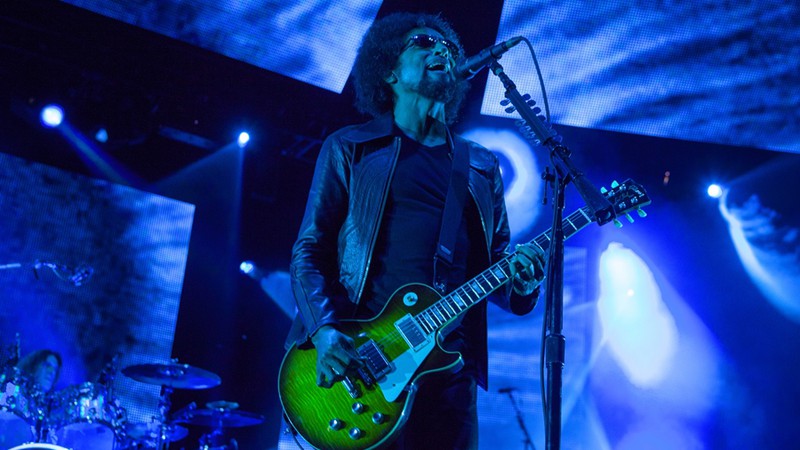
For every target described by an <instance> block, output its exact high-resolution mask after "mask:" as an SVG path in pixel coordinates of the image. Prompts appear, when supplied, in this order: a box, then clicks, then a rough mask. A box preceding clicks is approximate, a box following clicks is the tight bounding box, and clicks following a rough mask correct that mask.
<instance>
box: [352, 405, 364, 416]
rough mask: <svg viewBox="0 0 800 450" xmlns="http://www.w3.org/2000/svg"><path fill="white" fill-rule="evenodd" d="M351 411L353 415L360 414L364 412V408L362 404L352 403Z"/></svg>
mask: <svg viewBox="0 0 800 450" xmlns="http://www.w3.org/2000/svg"><path fill="white" fill-rule="evenodd" d="M352 409H353V413H354V414H361V413H363V412H364V409H365V408H364V404H363V403H361V402H355V403H353V408H352Z"/></svg>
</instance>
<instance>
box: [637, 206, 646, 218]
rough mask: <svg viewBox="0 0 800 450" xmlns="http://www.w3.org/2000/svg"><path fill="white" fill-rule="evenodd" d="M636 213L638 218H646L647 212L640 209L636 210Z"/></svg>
mask: <svg viewBox="0 0 800 450" xmlns="http://www.w3.org/2000/svg"><path fill="white" fill-rule="evenodd" d="M636 213H637V214H639V217H647V212H646V211H645V210H643V209H642V208H637V209H636Z"/></svg>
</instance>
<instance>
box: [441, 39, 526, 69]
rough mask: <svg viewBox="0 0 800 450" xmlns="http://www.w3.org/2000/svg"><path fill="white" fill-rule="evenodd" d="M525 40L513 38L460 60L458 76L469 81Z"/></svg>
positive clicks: (457, 67) (457, 65) (457, 64)
mask: <svg viewBox="0 0 800 450" xmlns="http://www.w3.org/2000/svg"><path fill="white" fill-rule="evenodd" d="M523 39H524V38H523V37H522V36H517V37H513V38H511V39H509V40H507V41H505V42H501V43H499V44H495V45H493V46H491V47H487V48H485V49H483V50H481V52H480V53H478V54H477V55H475V56H470V57H469V58H464V59H462V60H460V61H459V62H458V63H456V70H455V72H456V76H458V77H460V78H462V79H464V80H469V79H470V78H472V77H474V76H475V74H477V73H478V72H480V71H481V69H483V68H484V67H486V66H488V65H489V63H491V62H492V60H495V59H500V57H501V56H503V53H505V52H507V51H509V50H511V47H513V46H515V45H517V44H519V43H520V42H522V40H523Z"/></svg>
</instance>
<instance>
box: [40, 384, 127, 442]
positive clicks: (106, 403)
mask: <svg viewBox="0 0 800 450" xmlns="http://www.w3.org/2000/svg"><path fill="white" fill-rule="evenodd" d="M125 417H126V413H125V408H123V407H122V406H120V404H119V401H118V400H117V399H115V398H113V397H112V396H110V395H109V393H108V389H106V387H105V386H103V385H101V384H97V383H83V384H79V385H77V386H70V387H68V388H66V389H64V390H62V391H59V392H57V393H56V394H55V395H54V396H53V401H52V404H51V407H50V417H49V421H48V424H47V427H48V428H49V429H50V432H51V433H52V434H53V435H54V436H55V442H56V443H58V445H63V446H65V447H68V448H70V449H72V450H115V449H118V448H120V442H121V440H122V435H123V434H124V426H125Z"/></svg>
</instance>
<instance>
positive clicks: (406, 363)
mask: <svg viewBox="0 0 800 450" xmlns="http://www.w3.org/2000/svg"><path fill="white" fill-rule="evenodd" d="M434 345H436V340H435V339H429V340H428V342H426V343H425V344H424V345H423V346H422V347H419V348H418V349H417V350H416V351H414V350H411V349H409V350H406V351H405V352H403V353H402V354H401V355H400V356H398V357H397V358H395V359H394V361H392V365H393V366H394V370H392V371H391V372H389V373H387V374H386V376H385V377H384V378H382V379H380V380H378V386H380V388H381V392H383V395H384V397H385V398H386V400H388V401H390V402H393V401H395V400H397V399H398V398H399V397H400V395H401V394H402V393H403V389H405V387H406V385H408V383H409V381H411V379H412V378H413V377H414V373H415V372H416V371H417V369H419V366H421V365H422V362H423V361H425V358H426V357H427V356H428V355H429V354H430V353H431V350H433V347H434Z"/></svg>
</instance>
